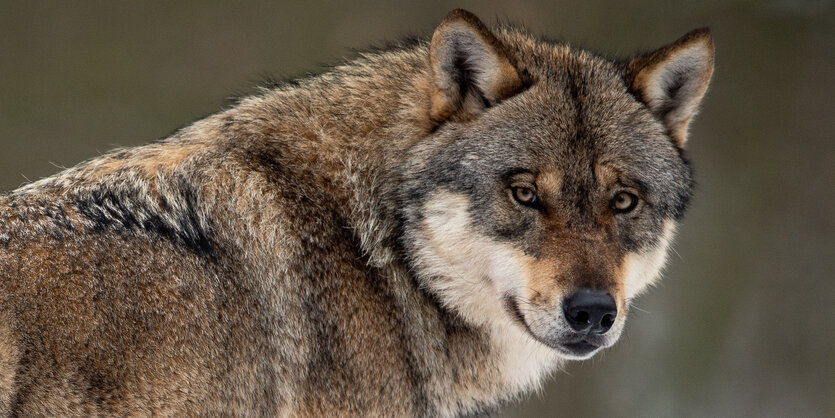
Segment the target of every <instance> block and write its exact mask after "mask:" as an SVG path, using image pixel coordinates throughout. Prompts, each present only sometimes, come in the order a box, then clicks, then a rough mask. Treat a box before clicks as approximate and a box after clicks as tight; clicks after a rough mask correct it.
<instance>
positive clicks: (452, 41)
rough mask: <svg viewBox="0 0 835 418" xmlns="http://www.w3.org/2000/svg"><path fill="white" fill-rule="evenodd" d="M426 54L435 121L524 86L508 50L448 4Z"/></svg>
mask: <svg viewBox="0 0 835 418" xmlns="http://www.w3.org/2000/svg"><path fill="white" fill-rule="evenodd" d="M429 59H430V65H431V72H432V86H431V98H430V110H429V117H430V118H431V119H432V121H433V122H435V123H440V122H443V121H445V120H447V119H456V120H467V119H470V118H472V117H473V116H475V115H477V114H479V113H481V112H482V111H483V110H484V109H485V108H487V107H489V106H492V105H494V104H496V103H498V102H499V101H501V100H502V99H505V98H508V97H510V96H512V95H514V94H515V93H517V92H519V91H520V90H521V89H522V88H523V87H524V80H523V78H522V76H520V73H519V70H518V69H517V67H516V63H515V59H514V58H513V56H512V54H510V53H508V51H507V49H506V47H505V46H504V45H502V43H501V42H500V41H499V40H498V39H496V37H495V36H494V35H493V34H492V33H491V32H490V30H489V29H487V27H486V26H485V25H484V23H482V22H481V21H480V20H479V19H478V18H477V17H476V16H475V15H473V14H472V13H470V12H468V11H466V10H462V9H457V10H453V11H452V12H450V13H449V14H448V15H447V16H446V17H445V18H444V20H443V21H442V22H441V24H440V25H439V26H438V28H437V29H435V33H434V34H433V35H432V43H431V45H430V47H429Z"/></svg>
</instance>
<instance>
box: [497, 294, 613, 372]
mask: <svg viewBox="0 0 835 418" xmlns="http://www.w3.org/2000/svg"><path fill="white" fill-rule="evenodd" d="M504 305H505V309H506V310H507V312H508V313H509V314H510V316H511V318H513V320H514V322H516V323H518V324H519V326H521V327H522V328H524V329H525V331H527V333H528V335H530V336H531V337H533V338H534V339H535V340H537V341H539V342H540V343H542V344H544V345H546V346H548V347H550V348H553V349H555V350H557V351H559V352H562V353H563V354H565V355H568V356H571V357H578V358H586V357H588V356H589V355H591V354H592V353H594V352H595V351H597V350H598V349H600V348H601V347H602V346H603V344H597V343H595V342H591V341H589V339H590V338H588V337H590V336H588V335H586V336H582V335H577V338H578V339H577V340H575V341H573V342H565V341H564V340H563V341H554V340H551V339H546V338H543V337H540V336H539V335H537V333H535V332H534V331H533V330H532V329H531V327H530V325H528V321H526V320H525V314H524V313H523V312H522V310H521V309H520V308H519V303H518V302H517V301H516V298H514V297H513V296H510V295H505V297H504ZM580 338H581V339H580ZM572 339H573V338H572Z"/></svg>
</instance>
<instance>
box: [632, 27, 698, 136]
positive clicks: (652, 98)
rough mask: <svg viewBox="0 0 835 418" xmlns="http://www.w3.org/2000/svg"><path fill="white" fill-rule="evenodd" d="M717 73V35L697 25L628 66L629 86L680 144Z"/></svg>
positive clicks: (635, 59)
mask: <svg viewBox="0 0 835 418" xmlns="http://www.w3.org/2000/svg"><path fill="white" fill-rule="evenodd" d="M711 74H713V37H712V36H711V34H710V30H709V29H707V28H702V29H696V30H694V31H692V32H690V33H688V34H687V35H684V36H682V37H681V38H679V40H677V41H675V42H673V43H672V44H670V45H668V46H665V47H663V48H661V49H659V50H657V51H655V52H651V53H649V54H645V55H641V56H638V57H636V58H634V59H632V61H630V62H629V64H628V66H627V80H626V81H627V83H628V85H629V88H630V89H631V90H632V91H633V92H634V93H635V94H636V95H637V96H638V97H639V98H640V99H641V100H642V101H643V102H644V103H646V104H647V106H648V107H649V108H650V110H651V111H652V112H653V113H655V115H656V116H658V118H659V119H661V120H662V121H663V122H664V124H665V125H666V126H667V130H668V131H669V133H670V136H671V137H672V138H673V140H675V141H676V145H678V146H679V147H681V146H682V145H684V142H685V141H686V140H687V125H688V124H689V123H690V120H691V119H692V118H693V116H694V115H695V114H696V111H697V110H698V107H699V102H701V100H702V97H703V96H704V94H705V91H706V90H707V85H708V83H709V82H710V76H711Z"/></svg>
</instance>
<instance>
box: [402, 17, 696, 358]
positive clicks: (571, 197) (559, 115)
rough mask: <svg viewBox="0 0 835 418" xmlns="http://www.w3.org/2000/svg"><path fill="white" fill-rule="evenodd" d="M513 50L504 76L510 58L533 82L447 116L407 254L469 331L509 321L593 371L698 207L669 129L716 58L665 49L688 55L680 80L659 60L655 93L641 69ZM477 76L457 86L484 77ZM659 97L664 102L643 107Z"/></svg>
mask: <svg viewBox="0 0 835 418" xmlns="http://www.w3.org/2000/svg"><path fill="white" fill-rule="evenodd" d="M450 25H451V24H450ZM463 26H466V25H464V24H463V23H462V27H463ZM443 28H444V25H442V26H441V27H440V28H439V31H441V30H442V29H443ZM450 30H452V29H450ZM462 30H463V29H462ZM476 34H477V36H487V35H485V34H484V33H483V31H476ZM488 35H489V33H488ZM444 36H445V37H446V38H447V39H454V36H456V34H445V35H444ZM505 36H506V37H507V38H506V39H505V40H504V41H502V42H503V43H501V44H500V45H503V48H506V49H505V50H503V51H499V52H500V53H499V52H496V53H495V54H496V55H498V56H499V58H494V60H500V58H501V56H502V55H503V56H510V54H513V55H512V56H513V58H512V59H508V62H509V63H512V65H513V67H514V68H517V69H518V68H524V70H518V71H517V75H519V74H521V73H522V72H524V75H519V80H518V83H519V86H518V87H517V89H516V91H514V93H512V94H509V95H507V94H506V93H505V95H506V97H500V96H501V95H500V94H495V95H493V96H491V95H490V94H489V93H484V90H485V88H484V87H483V86H478V85H476V86H475V88H462V89H461V90H460V92H459V93H458V94H459V98H458V103H459V104H458V106H459V109H458V110H457V112H458V114H455V113H454V112H452V113H450V112H446V113H444V112H441V114H446V116H445V117H446V118H448V119H446V120H444V121H443V122H442V123H441V124H440V125H439V127H438V129H437V131H436V132H435V133H434V134H433V135H432V136H430V137H429V138H427V139H426V140H425V141H424V142H422V143H421V144H419V145H417V146H416V147H415V148H414V150H413V155H412V160H413V166H412V167H411V169H410V171H411V172H410V173H409V174H408V176H409V178H410V180H409V181H408V182H407V183H406V184H407V192H406V194H405V197H404V199H405V200H407V201H408V203H409V204H408V205H407V207H408V208H409V209H408V210H407V211H405V212H404V219H405V222H406V228H407V234H408V243H407V245H406V246H407V247H409V250H410V252H411V253H412V260H413V262H414V264H415V267H416V268H417V270H418V271H419V272H420V275H421V277H422V278H423V280H424V284H425V286H427V288H429V289H430V290H431V291H433V292H434V293H435V294H436V295H438V296H439V299H440V300H441V301H442V303H444V304H446V305H447V306H449V307H451V308H452V309H454V310H455V311H456V312H458V313H459V314H460V315H461V316H463V317H464V318H465V319H466V320H468V321H470V322H472V323H474V324H480V325H488V326H490V325H494V324H495V323H497V322H499V323H501V322H507V321H509V322H512V323H513V324H514V325H513V326H515V327H519V328H520V329H522V330H524V332H525V333H526V334H528V335H529V336H531V337H532V338H534V339H536V340H537V341H539V342H541V343H543V344H545V345H547V346H549V347H551V348H553V349H554V350H556V351H557V352H558V353H559V354H561V355H562V356H563V357H566V358H575V359H581V358H587V357H590V356H591V355H593V354H594V353H595V352H596V351H598V350H599V349H600V348H603V347H608V346H610V345H612V344H614V342H615V341H616V340H617V339H618V337H619V336H620V333H621V331H622V329H623V324H624V321H625V317H626V312H627V310H628V307H629V302H630V300H631V299H632V298H633V297H634V296H635V295H637V294H638V293H639V292H640V291H641V290H642V289H644V288H645V287H646V286H647V285H648V284H650V283H652V282H653V280H655V279H656V278H657V277H658V275H659V273H660V270H661V268H662V267H663V264H664V260H665V257H666V251H667V247H668V245H669V242H670V239H671V237H672V234H673V231H674V229H675V225H676V222H677V220H678V219H680V218H681V216H682V215H683V213H684V210H685V207H686V205H687V202H688V200H689V199H690V196H691V190H692V183H693V182H692V173H691V170H690V168H689V166H688V164H687V163H686V161H685V160H684V158H683V157H682V151H681V145H682V144H683V141H684V129H685V128H686V121H685V122H684V124H683V125H682V124H681V121H680V120H678V119H676V120H674V121H673V123H671V122H670V120H668V119H670V118H671V116H670V114H674V113H675V112H676V111H678V110H679V107H676V106H681V105H683V104H686V105H689V106H690V113H689V114H688V115H687V120H689V118H690V117H691V116H692V113H693V111H694V110H695V105H691V103H690V102H689V101H688V100H690V99H689V98H688V97H684V96H682V94H683V93H682V92H684V93H687V92H688V91H689V92H693V91H695V92H696V93H698V95H699V98H700V97H701V94H703V92H704V88H700V86H701V85H695V86H694V85H692V84H688V83H696V82H700V83H701V82H702V81H701V80H704V76H703V74H701V73H700V72H699V71H698V70H699V69H701V68H702V67H704V66H703V65H702V66H701V67H700V65H701V64H700V63H702V60H703V59H704V58H703V56H702V55H699V52H700V51H702V50H703V49H704V45H708V44H707V43H706V42H704V40H703V39H702V38H696V39H697V41H696V42H698V44H697V45H695V46H692V45H690V46H685V47H682V46H681V45H677V44H674V45H672V46H670V47H667V48H668V49H671V48H672V49H676V48H678V49H679V51H678V52H676V51H672V52H668V53H672V54H673V55H674V57H673V58H672V59H673V61H671V62H669V63H667V65H668V66H669V65H672V67H670V68H661V69H659V68H656V67H657V65H658V64H657V59H656V60H655V61H653V62H655V64H656V67H652V68H650V70H652V71H655V72H656V74H654V75H651V76H654V77H655V78H654V79H653V80H650V81H649V82H646V81H644V82H645V83H646V84H644V85H640V84H635V83H634V79H636V78H638V77H636V75H635V74H636V73H637V74H638V75H639V76H640V75H641V71H647V69H646V67H641V68H637V69H636V68H630V67H627V66H624V65H620V64H615V63H611V62H608V61H605V60H603V59H601V58H598V57H594V56H591V55H589V54H587V53H583V52H577V51H574V50H570V49H569V48H568V47H565V46H555V45H547V44H544V43H536V44H534V43H533V41H530V40H527V39H525V40H519V38H513V37H512V35H507V34H505ZM688 36H690V37H691V38H693V35H688ZM708 36H709V35H708ZM437 37H438V32H436V37H435V38H433V45H432V47H433V49H435V50H437V48H435V43H436V42H437V39H436V38H437ZM683 39H685V40H686V38H683ZM471 42H475V41H471ZM496 42H499V41H498V39H496ZM681 42H682V41H681V40H680V41H679V43H681ZM688 42H690V43H692V42H694V41H693V40H692V39H691V40H690V41H688ZM459 44H460V45H466V44H467V43H466V42H459ZM711 45H712V44H711ZM485 48H486V47H485ZM682 48H683V51H684V53H681V50H682ZM688 48H689V49H688ZM509 51H511V52H509ZM457 53H458V54H461V53H462V52H461V51H457ZM656 53H657V52H656ZM480 54H485V55H486V54H488V52H484V51H482V52H480ZM688 54H689V55H688ZM436 55H437V54H436ZM682 55H683V58H682ZM676 56H678V60H676V59H675V57H676ZM711 57H712V55H711ZM433 59H435V60H438V58H437V57H436V56H435V55H433ZM668 59H670V58H668ZM636 60H637V59H636ZM634 62H636V61H635V60H633V63H634ZM469 65H470V67H469V69H468V68H467V67H465V68H464V69H459V71H461V72H462V73H464V74H459V75H458V76H457V78H455V77H453V78H455V79H457V80H465V81H463V82H470V83H474V84H477V82H478V81H477V80H476V81H472V79H473V78H477V77H478V76H479V75H482V76H483V75H485V74H488V75H489V71H488V70H485V69H482V68H475V67H473V66H474V64H472V63H471V64H469ZM485 65H488V64H485ZM630 65H633V64H630ZM693 66H696V67H698V68H696V69H695V70H694V69H693V68H691V67H693ZM704 68H707V67H704ZM710 68H711V69H712V61H711V65H710ZM441 71H443V70H441ZM467 71H469V73H468V74H467ZM665 71H666V72H665ZM688 71H689V72H690V73H693V72H695V73H696V76H698V77H701V78H699V79H698V80H696V81H693V80H691V78H688V77H691V74H690V73H688ZM499 76H500V75H494V76H493V78H496V77H499ZM647 77H649V76H647ZM708 77H709V75H708ZM512 82H516V80H511V82H510V83H511V84H512ZM703 82H704V83H706V80H704V81H703ZM438 84H442V83H438ZM504 84H505V85H506V84H508V82H505V83H504ZM653 88H655V89H656V90H658V91H661V93H658V91H651V92H650V93H645V92H644V90H645V89H650V90H651V89H653ZM642 89H643V90H642ZM648 94H656V95H666V102H663V104H659V103H661V100H662V99H665V98H664V97H661V98H660V99H658V100H659V102H657V103H656V102H653V101H652V99H647V97H648V96H647V95H648ZM478 95H481V96H482V97H480V98H479V97H469V96H478ZM676 95H678V96H676ZM653 97H654V96H653ZM658 97H660V96H658ZM662 107H663V109H661V108H662ZM450 114H451V115H452V116H449V115H450Z"/></svg>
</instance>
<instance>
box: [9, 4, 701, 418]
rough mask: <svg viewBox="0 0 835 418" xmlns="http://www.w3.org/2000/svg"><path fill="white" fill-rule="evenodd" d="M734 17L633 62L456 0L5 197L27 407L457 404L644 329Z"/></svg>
mask: <svg viewBox="0 0 835 418" xmlns="http://www.w3.org/2000/svg"><path fill="white" fill-rule="evenodd" d="M712 69H713V44H712V39H711V36H710V34H709V32H708V31H707V30H696V31H693V32H691V33H689V34H687V35H685V36H684V37H683V38H681V39H679V40H678V41H676V42H674V43H673V44H671V45H669V46H666V47H664V48H661V49H659V50H657V51H654V52H651V53H648V54H643V55H639V56H637V57H635V58H633V59H631V60H626V61H623V62H614V61H610V60H607V59H604V58H602V57H600V56H598V55H595V54H593V53H590V52H587V51H583V50H579V49H576V48H573V47H570V46H568V45H565V44H554V43H549V42H545V41H542V40H539V39H537V38H535V37H533V36H531V35H529V34H527V33H525V32H524V31H521V30H517V29H514V28H511V27H503V28H498V29H496V30H490V29H488V28H487V27H486V26H485V25H484V24H483V23H481V22H480V21H479V20H478V19H477V18H476V17H475V16H473V15H472V14H470V13H468V12H465V11H461V10H457V11H453V12H452V13H450V14H449V15H448V16H447V17H446V18H445V19H444V20H443V22H442V23H441V24H440V25H439V27H438V28H437V29H436V31H435V32H434V34H433V36H432V39H431V41H429V42H424V41H419V42H417V43H414V44H409V45H400V46H398V47H395V48H392V49H388V50H383V51H378V52H374V53H368V54H364V55H362V56H361V57H360V58H358V59H357V60H355V61H352V62H350V63H347V64H344V65H342V66H339V67H336V68H335V69H333V70H332V71H330V72H328V73H325V74H322V75H319V76H314V77H311V78H308V79H305V80H302V81H300V82H298V83H296V84H292V85H284V86H279V87H277V88H274V89H270V90H267V91H265V92H264V93H263V94H261V95H259V96H255V97H250V98H246V99H243V100H242V101H240V102H239V103H238V104H237V105H235V106H234V107H232V108H231V109H229V110H226V111H224V112H221V113H219V114H217V115H213V116H210V117H208V118H206V119H203V120H201V121H198V122H196V123H194V124H192V125H190V126H188V127H186V128H184V129H182V130H181V131H179V132H177V133H176V134H174V135H173V136H172V137H170V138H168V139H166V140H164V141H161V142H158V143H154V144H151V145H147V146H143V147H139V148H133V149H124V150H118V151H115V152H112V153H110V154H107V155H105V156H102V157H99V158H96V159H93V160H90V161H88V162H85V163H82V164H80V165H78V166H76V167H74V168H71V169H68V170H66V171H63V172H61V173H59V174H57V175H54V176H52V177H49V178H46V179H43V180H40V181H37V182H35V183H32V184H29V185H27V186H25V187H22V188H20V189H18V190H15V191H13V192H11V193H9V194H7V195H5V196H2V197H0V219H2V222H0V415H8V414H18V415H26V416H28V415H46V414H49V415H67V414H71V415H82V414H83V415H89V414H99V413H100V414H108V415H111V414H120V415H121V414H151V413H159V414H176V413H184V412H187V413H201V412H202V413H220V412H223V413H231V414H241V415H244V414H267V415H276V414H281V415H303V416H304V415H343V414H344V415H369V414H371V415H423V416H427V415H429V416H436V415H440V416H449V415H458V414H466V413H474V412H478V411H481V410H484V409H486V408H490V407H493V406H495V405H497V404H498V403H500V402H502V401H504V400H507V399H511V398H513V397H515V396H517V395H518V394H520V393H524V392H525V391H527V390H530V389H532V388H535V387H537V385H538V384H539V383H540V382H541V380H542V379H543V377H544V376H546V375H547V374H548V373H549V372H550V371H552V370H554V369H555V368H556V366H557V365H558V364H559V362H560V361H561V360H562V359H577V358H587V357H589V356H591V355H593V354H594V353H596V352H597V351H599V350H600V349H602V348H604V347H608V346H610V345H612V344H613V343H614V342H615V341H616V340H617V339H618V336H619V335H620V333H621V330H622V329H623V324H624V321H625V318H626V312H627V310H628V306H629V301H630V300H631V299H632V298H633V297H634V296H635V295H637V294H638V293H639V292H640V291H641V290H642V289H644V288H645V287H646V286H647V285H648V284H649V283H651V282H652V281H653V280H655V279H656V278H657V276H658V274H659V271H660V269H661V268H662V266H663V264H664V259H665V253H666V249H667V246H668V244H669V242H670V239H671V238H672V233H673V229H674V227H675V225H676V223H677V221H678V220H680V218H681V217H682V215H683V214H684V211H685V208H686V206H687V203H688V201H689V199H690V196H691V189H692V174H691V170H690V168H689V166H688V164H687V162H686V160H685V159H684V157H683V151H682V147H683V146H684V143H685V140H686V137H687V126H688V123H689V122H690V120H691V119H692V117H693V116H694V114H695V112H696V109H697V107H698V104H699V101H700V100H701V98H702V96H703V94H704V92H705V89H706V88H707V84H708V81H709V79H710V76H711V72H712Z"/></svg>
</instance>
